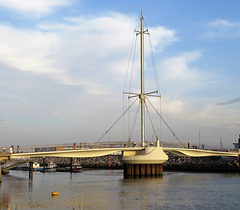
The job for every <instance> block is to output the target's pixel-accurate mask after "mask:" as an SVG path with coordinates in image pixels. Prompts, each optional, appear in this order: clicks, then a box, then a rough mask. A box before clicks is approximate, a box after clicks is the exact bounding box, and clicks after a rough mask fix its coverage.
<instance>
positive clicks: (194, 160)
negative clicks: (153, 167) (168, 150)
mask: <svg viewBox="0 0 240 210" xmlns="http://www.w3.org/2000/svg"><path fill="white" fill-rule="evenodd" d="M163 168H164V170H174V171H199V172H240V165H239V161H238V159H237V158H227V157H178V156H171V157H169V159H168V161H167V162H165V163H164V164H163Z"/></svg>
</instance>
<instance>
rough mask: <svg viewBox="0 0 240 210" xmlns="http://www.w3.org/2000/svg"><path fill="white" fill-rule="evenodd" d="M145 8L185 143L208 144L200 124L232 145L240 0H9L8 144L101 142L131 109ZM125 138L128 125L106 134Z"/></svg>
mask: <svg viewBox="0 0 240 210" xmlns="http://www.w3.org/2000/svg"><path fill="white" fill-rule="evenodd" d="M141 7H143V12H144V19H145V22H146V24H147V26H148V28H149V31H150V34H151V41H152V43H153V49H154V56H155V63H156V69H157V72H158V80H159V82H160V89H161V95H162V101H161V103H162V109H161V110H162V115H163V117H164V119H165V120H166V121H167V122H168V124H169V125H170V126H171V128H172V129H173V130H174V131H175V132H176V134H177V135H178V137H179V138H180V139H181V140H182V141H184V142H190V143H193V144H198V141H199V130H200V132H201V143H203V144H205V145H216V146H219V145H220V144H219V142H220V137H222V139H223V145H224V146H226V147H230V148H232V142H235V139H236V135H238V134H239V133H240V120H239V116H240V108H239V103H240V93H239V92H240V91H239V90H240V86H239V78H240V71H239V66H240V59H239V55H240V50H239V49H240V16H239V8H240V2H239V1H237V0H232V1H231V4H230V3H229V1H226V0H220V1H219V0H212V1H207V0H206V1H204V0H201V1H200V0H195V1H192V0H185V1H177V0H172V1H163V0H156V1H153V0H152V1H134V0H131V1H126V0H121V1H120V0H116V1H110V0H109V1H107V0H103V1H86V0H79V1H78V0H22V1H18V0H8V1H5V0H0V119H1V121H0V139H1V146H8V145H11V144H14V145H18V144H19V145H38V144H57V143H70V142H74V141H77V142H88V141H97V140H98V139H99V138H100V137H101V136H102V134H103V133H104V132H105V131H106V130H107V129H108V128H109V127H110V125H111V124H112V123H113V122H114V121H115V120H116V119H117V118H118V116H119V115H120V114H121V112H122V104H123V102H122V91H123V85H124V79H125V75H126V72H127V65H128V60H129V52H130V49H131V42H132V36H133V31H134V29H135V27H136V25H137V23H138V21H139V17H140V11H141ZM146 57H149V52H146ZM146 65H148V62H146ZM146 67H147V66H146ZM147 80H148V81H150V80H151V79H150V78H149V79H148V78H147ZM161 131H162V132H161V138H162V140H163V141H170V142H174V141H175V142H176V140H175V139H174V138H173V136H172V135H171V133H169V132H168V131H167V130H166V129H165V128H162V130H161ZM135 138H136V140H138V139H137V138H138V137H135ZM146 138H147V140H152V135H151V134H148V136H147V137H146ZM121 139H122V134H121V126H119V127H118V128H116V129H115V131H113V132H112V133H110V134H109V135H108V136H107V137H106V139H104V140H105V141H106V140H121Z"/></svg>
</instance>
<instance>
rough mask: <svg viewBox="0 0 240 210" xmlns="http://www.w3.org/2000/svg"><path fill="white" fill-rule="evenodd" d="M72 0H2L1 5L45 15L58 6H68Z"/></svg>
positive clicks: (32, 13)
mask: <svg viewBox="0 0 240 210" xmlns="http://www.w3.org/2000/svg"><path fill="white" fill-rule="evenodd" d="M69 3H71V0H21V1H19V0H7V1H6V0H0V6H2V7H5V8H10V9H14V10H16V11H18V12H21V13H30V14H31V15H40V16H42V15H45V14H49V13H52V12H53V9H54V8H55V7H57V6H66V5H68V4H69Z"/></svg>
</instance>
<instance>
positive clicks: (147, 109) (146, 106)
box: [146, 104, 158, 139]
mask: <svg viewBox="0 0 240 210" xmlns="http://www.w3.org/2000/svg"><path fill="white" fill-rule="evenodd" d="M146 110H147V113H148V117H149V120H150V123H151V125H152V129H153V132H154V135H155V138H156V139H158V136H157V133H156V130H155V128H154V125H153V122H152V118H151V116H150V112H149V109H148V106H147V104H146Z"/></svg>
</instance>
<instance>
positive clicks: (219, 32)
mask: <svg viewBox="0 0 240 210" xmlns="http://www.w3.org/2000/svg"><path fill="white" fill-rule="evenodd" d="M204 26H205V27H206V28H207V29H209V31H208V32H207V33H205V35H206V36H207V37H210V38H217V37H227V38H228V37H240V22H230V21H228V20H224V19H217V20H214V21H212V22H210V23H208V24H205V25H204Z"/></svg>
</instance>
